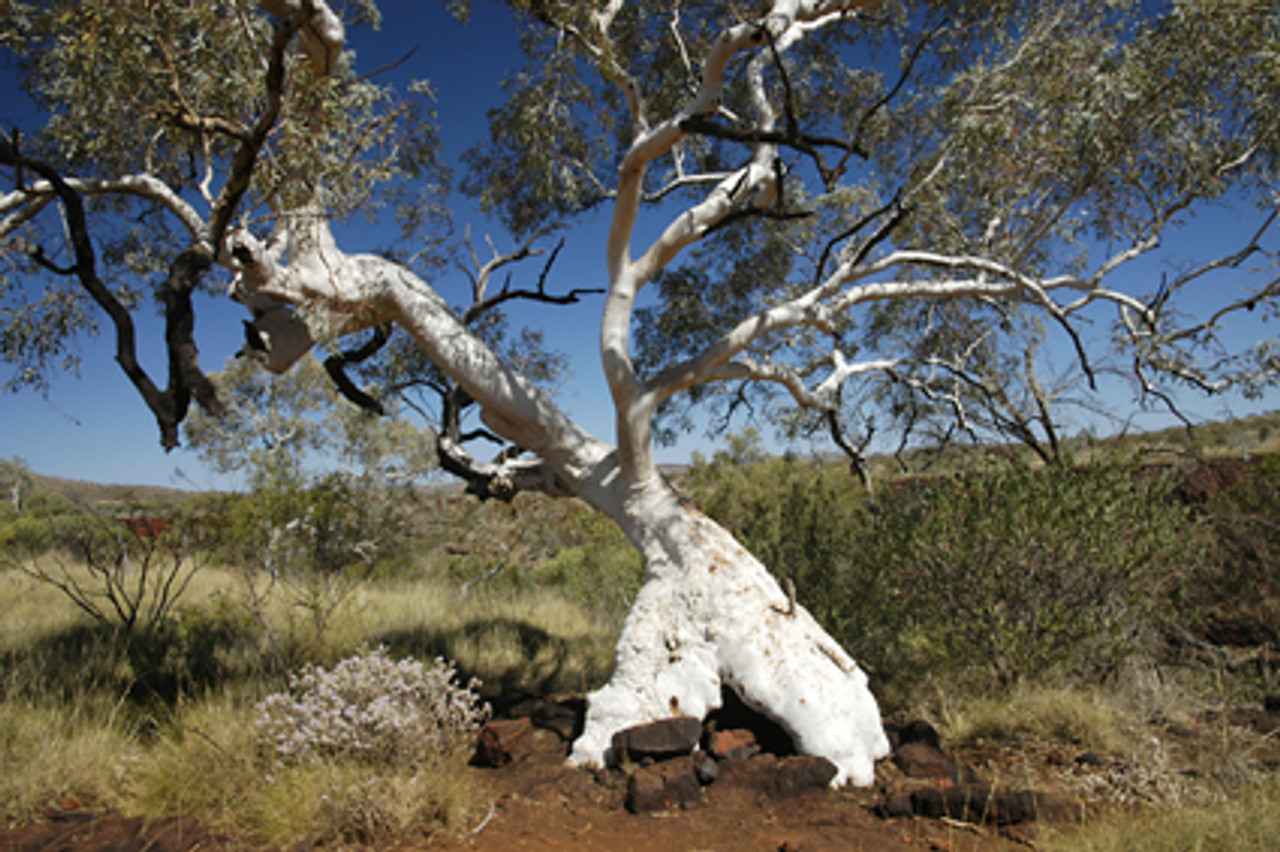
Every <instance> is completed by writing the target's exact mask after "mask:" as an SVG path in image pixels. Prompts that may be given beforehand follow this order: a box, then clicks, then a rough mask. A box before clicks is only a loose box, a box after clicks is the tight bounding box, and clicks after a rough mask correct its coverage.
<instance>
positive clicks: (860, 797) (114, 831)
mask: <svg viewBox="0 0 1280 852" xmlns="http://www.w3.org/2000/svg"><path fill="white" fill-rule="evenodd" d="M567 749H568V746H567V744H566V743H565V742H564V741H563V740H562V739H561V738H560V737H559V736H558V735H557V734H555V733H553V732H552V731H549V730H541V729H538V730H535V731H534V732H533V749H532V751H531V753H530V754H529V755H527V756H526V757H524V758H523V759H521V760H519V761H518V762H516V763H514V764H512V765H510V766H506V767H502V768H499V769H485V768H480V767H468V768H467V769H466V771H467V772H468V773H472V774H473V775H474V776H475V777H474V778H473V780H474V782H475V784H474V787H475V789H476V790H477V791H478V798H479V800H480V801H481V802H488V803H490V804H489V805H488V806H485V805H481V806H480V807H479V808H478V810H477V812H476V815H475V817H474V825H472V826H470V827H464V828H463V830H462V832H461V836H455V837H443V836H437V837H431V838H427V837H424V838H423V839H422V840H421V841H419V842H412V843H409V844H401V845H397V846H387V847H383V850H385V852H390V850H392V849H395V850H396V852H411V850H416V849H423V850H426V849H430V850H442V852H516V850H565V849H582V850H588V849H589V850H593V851H594V852H628V850H634V852H640V850H646V851H647V850H654V851H655V852H657V850H661V852H670V851H671V850H679V851H680V852H702V851H703V850H707V851H708V852H709V850H725V852H728V850H734V852H740V850H760V852H797V850H803V852H825V850H841V852H846V851H847V850H864V852H886V851H887V850H894V852H904V850H945V851H946V852H1004V850H1015V849H1017V850H1025V849H1027V848H1034V846H1035V841H1034V838H1035V837H1036V832H1037V830H1038V828H1037V827H1036V826H1035V825H1031V824H1028V825H1023V826H1010V827H1004V828H997V827H994V826H979V825H973V824H968V823H963V822H960V821H946V820H936V819H917V818H905V819H904V818H899V819H885V818H882V817H881V816H879V815H877V813H876V806H877V805H878V803H879V802H881V801H882V800H883V792H882V791H878V790H875V789H865V790H828V789H822V790H817V791H810V792H807V793H803V794H800V795H798V796H795V797H792V798H786V799H780V800H779V799H774V800H771V799H769V798H767V797H765V796H763V795H762V794H760V793H759V792H758V791H754V790H750V789H746V788H743V787H735V786H733V785H732V784H727V783H721V782H717V783H715V784H712V785H710V786H708V787H705V788H703V799H702V802H701V804H700V805H699V806H698V807H697V808H694V809H691V810H679V809H676V810H673V811H668V812H662V813H655V814H647V815H637V814H633V813H631V812H629V811H628V810H627V809H626V807H625V798H626V778H625V775H623V774H622V773H621V772H617V771H614V772H607V773H606V772H589V771H584V770H581V769H575V768H570V767H568V766H566V765H565V756H566V753H567ZM887 771H889V772H891V771H892V770H891V767H888V768H887ZM883 783H884V784H885V785H889V786H892V785H893V784H894V783H895V782H894V781H893V779H892V778H886V779H884V781H883ZM194 850H205V852H255V851H254V850H251V847H250V846H249V845H248V844H246V843H245V842H243V841H242V840H240V839H237V838H235V837H225V836H218V835H215V834H213V833H211V832H209V831H207V830H205V829H204V828H203V827H201V826H200V825H199V824H197V823H195V822H194V821H192V820H188V819H180V818H165V819H159V820H152V821H144V820H142V819H140V818H127V817H123V816H121V815H119V814H115V813H103V812H91V811H87V810H79V809H78V808H77V807H76V805H75V803H74V802H66V803H64V807H63V808H62V809H54V810H51V811H49V812H47V813H46V819H45V821H44V822H43V823H41V824H38V825H31V826H27V827H25V828H20V829H15V830H10V831H7V832H3V833H0V852H194ZM290 852H311V850H306V849H303V848H294V849H292V850H290Z"/></svg>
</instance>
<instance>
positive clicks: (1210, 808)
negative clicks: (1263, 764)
mask: <svg viewBox="0 0 1280 852" xmlns="http://www.w3.org/2000/svg"><path fill="white" fill-rule="evenodd" d="M1277 814H1280V781H1277V780H1276V779H1272V780H1271V781H1270V782H1269V783H1267V784H1265V785H1262V786H1259V787H1255V788H1252V789H1250V790H1246V791H1244V792H1242V793H1240V794H1239V795H1237V796H1236V797H1234V798H1232V799H1230V800H1229V801H1218V802H1214V803H1212V804H1206V805H1194V806H1187V805H1184V806H1182V807H1178V808H1176V809H1174V808H1162V809H1158V810H1151V811H1146V812H1139V813H1133V812H1124V813H1116V814H1112V815H1109V816H1106V817H1103V818H1100V819H1097V820H1093V821H1090V822H1089V823H1088V824H1086V825H1084V826H1082V827H1079V828H1073V829H1069V830H1063V831H1061V832H1059V833H1056V834H1055V835H1053V836H1051V837H1049V838H1046V840H1045V843H1044V848H1046V849H1049V850H1054V852H1187V850H1195V852H1264V850H1276V849H1280V834H1277V831H1276V824H1277V823H1276V815H1277Z"/></svg>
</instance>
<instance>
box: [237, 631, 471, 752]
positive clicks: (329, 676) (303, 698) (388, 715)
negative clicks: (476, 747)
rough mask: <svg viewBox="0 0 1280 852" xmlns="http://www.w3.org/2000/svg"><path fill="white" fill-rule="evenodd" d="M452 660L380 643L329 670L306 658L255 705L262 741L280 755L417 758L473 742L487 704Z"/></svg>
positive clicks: (261, 746) (259, 740)
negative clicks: (459, 678) (399, 651)
mask: <svg viewBox="0 0 1280 852" xmlns="http://www.w3.org/2000/svg"><path fill="white" fill-rule="evenodd" d="M455 678H456V672H455V670H454V667H453V666H452V665H451V664H449V663H446V662H445V661H444V660H442V659H438V658H437V659H436V660H435V662H434V663H433V664H432V665H429V666H428V665H424V664H423V663H421V662H420V661H418V660H412V659H404V660H399V661H396V660H392V659H391V658H390V657H389V656H387V649H386V648H384V647H378V648H376V649H374V650H373V651H372V652H370V653H369V654H367V655H365V656H356V657H351V658H349V659H346V660H343V661H342V662H340V663H338V664H337V665H336V666H334V668H333V670H332V671H327V670H326V669H324V668H323V667H322V666H311V665H309V666H305V667H304V668H303V669H302V671H301V672H299V673H298V674H295V675H293V676H291V677H290V679H289V691H288V693H275V694H273V695H269V696H267V698H265V699H264V700H263V701H262V702H261V703H259V704H258V706H257V708H256V709H257V714H258V715H257V718H256V720H255V722H254V724H255V726H256V728H257V740H258V745H259V748H261V749H262V750H263V752H265V753H266V754H268V755H271V756H273V757H274V758H275V759H276V760H277V761H280V762H283V763H295V762H300V761H305V760H317V759H320V758H325V757H342V758H351V759H355V760H358V761H362V762H368V763H378V764H397V765H405V766H408V765H417V764H420V763H423V762H428V761H431V760H432V759H434V758H438V757H440V756H442V755H446V754H450V753H452V752H454V751H456V750H457V749H458V748H460V747H464V746H467V745H469V744H470V742H471V737H472V736H473V734H474V732H475V729H476V727H477V726H478V725H479V724H480V722H481V721H483V719H484V717H485V715H486V714H487V712H488V708H487V707H486V706H483V705H481V703H480V701H479V697H478V696H477V695H476V692H475V688H476V687H477V686H478V685H479V684H478V682H476V681H474V680H473V681H471V682H470V683H469V684H467V685H466V686H465V687H463V686H459V685H458V684H457V683H456V682H455Z"/></svg>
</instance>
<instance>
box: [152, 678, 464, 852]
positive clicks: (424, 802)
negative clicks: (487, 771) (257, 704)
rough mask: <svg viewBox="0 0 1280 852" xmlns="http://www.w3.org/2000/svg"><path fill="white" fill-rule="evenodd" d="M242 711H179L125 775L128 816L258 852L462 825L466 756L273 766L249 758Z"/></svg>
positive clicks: (232, 701)
mask: <svg viewBox="0 0 1280 852" xmlns="http://www.w3.org/2000/svg"><path fill="white" fill-rule="evenodd" d="M254 717H255V712H254V708H253V706H252V705H251V704H249V703H247V702H245V701H244V700H242V699H239V698H236V697H232V696H230V695H221V696H216V697H209V698H206V699H205V700H203V701H200V702H197V703H193V704H191V705H189V706H187V707H184V708H182V709H180V710H179V711H178V712H177V713H176V714H175V717H174V718H173V719H172V721H171V723H170V724H169V725H167V726H166V727H165V731H164V733H163V734H162V735H161V736H160V737H159V738H158V739H157V741H156V742H155V743H154V744H153V745H151V747H150V748H148V749H147V750H146V752H145V754H144V755H142V756H141V757H140V759H139V760H138V762H137V765H136V767H135V768H134V770H133V771H132V772H131V773H130V779H129V780H130V790H131V792H130V795H129V797H128V801H127V806H128V807H129V809H130V810H133V811H137V812H139V813H147V814H183V815H188V816H194V817H196V818H197V819H199V820H200V821H201V822H202V823H204V824H205V825H208V826H211V827H213V828H215V829H222V830H227V831H231V830H234V831H235V832H236V833H237V834H238V835H240V836H246V835H247V836H248V837H250V838H252V839H253V840H254V841H256V842H259V843H262V844H264V845H267V846H277V847H284V846H288V845H292V844H296V843H304V844H314V845H326V846H333V845H339V846H341V845H352V844H369V843H375V842H393V841H402V842H403V841H408V840H412V839H416V838H420V837H421V836H422V835H421V832H422V831H423V830H424V829H426V830H432V829H434V830H440V829H443V830H448V829H450V828H451V827H455V826H459V825H462V824H464V822H465V818H466V816H467V815H468V814H469V813H470V811H471V809H472V808H473V807H474V804H473V802H474V800H475V797H474V796H473V795H472V790H471V788H470V785H469V783H468V781H467V778H466V775H465V774H464V773H463V772H462V771H461V770H462V762H463V761H465V759H466V755H459V754H454V755H447V756H442V757H441V758H440V759H439V761H437V762H435V763H431V764H429V765H419V766H414V767H392V766H388V767H375V766H368V765H359V764H356V763H353V762H349V761H341V760H329V761H324V762H310V763H303V764H300V765H293V766H280V765H277V764H275V763H274V762H273V761H272V760H271V759H270V758H269V757H267V756H265V755H263V754H259V753H258V751H257V750H256V747H255V740H254V733H255V729H254Z"/></svg>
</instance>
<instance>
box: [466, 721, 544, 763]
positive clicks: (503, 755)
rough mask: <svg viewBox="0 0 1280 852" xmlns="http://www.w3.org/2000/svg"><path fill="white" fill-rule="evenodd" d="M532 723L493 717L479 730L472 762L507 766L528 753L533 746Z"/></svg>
mask: <svg viewBox="0 0 1280 852" xmlns="http://www.w3.org/2000/svg"><path fill="white" fill-rule="evenodd" d="M532 734H533V723H532V722H530V721H529V720H528V719H494V720H493V721H490V722H488V723H486V724H485V726H484V727H483V728H482V729H481V730H480V738H479V741H478V742H477V743H476V754H475V758H474V763H475V764H476V765H478V766H490V767H495V768H496V767H499V766H509V765H511V764H512V763H515V762H516V761H517V760H520V759H521V758H523V757H525V756H526V755H528V754H529V750H530V749H531V748H532V747H533V741H532V740H533V737H532Z"/></svg>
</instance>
